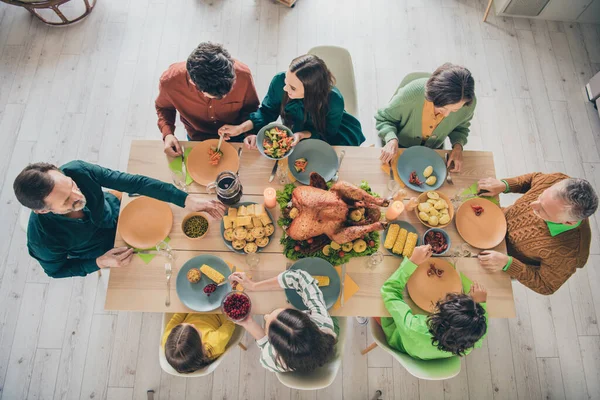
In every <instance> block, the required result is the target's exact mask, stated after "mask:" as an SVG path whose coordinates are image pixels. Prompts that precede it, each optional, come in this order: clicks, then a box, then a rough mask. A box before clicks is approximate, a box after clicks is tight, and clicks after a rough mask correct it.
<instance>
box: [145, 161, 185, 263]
mask: <svg viewBox="0 0 600 400" xmlns="http://www.w3.org/2000/svg"><path fill="white" fill-rule="evenodd" d="M179 164H181V163H179ZM170 241H171V238H170V237H168V236H167V237H166V238H165V240H164V242H166V243H169V242H170ZM134 250H137V251H144V250H156V248H155V247H150V248H148V249H134ZM136 255H137V256H138V257H139V258H141V259H142V261H143V262H144V264H149V263H150V261H152V260H153V259H154V257H156V256H157V255H158V254H139V253H138V254H136Z"/></svg>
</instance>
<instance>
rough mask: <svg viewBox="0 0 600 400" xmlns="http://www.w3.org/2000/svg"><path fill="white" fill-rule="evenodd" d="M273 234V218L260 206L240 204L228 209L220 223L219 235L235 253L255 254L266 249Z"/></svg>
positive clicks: (251, 203) (246, 203)
mask: <svg viewBox="0 0 600 400" xmlns="http://www.w3.org/2000/svg"><path fill="white" fill-rule="evenodd" d="M274 233H275V225H273V217H272V216H271V214H270V213H269V211H268V210H267V209H266V208H265V207H264V205H262V204H258V203H253V202H248V201H246V202H240V203H238V204H236V205H235V206H234V207H229V210H228V211H227V215H225V216H224V217H223V221H222V222H221V235H222V236H223V240H224V241H225V244H226V245H227V247H229V248H230V249H231V250H233V251H235V252H236V253H240V254H244V253H246V254H248V253H257V252H259V251H261V250H262V249H264V248H265V247H267V246H268V245H269V243H270V242H271V237H272V236H273V234H274Z"/></svg>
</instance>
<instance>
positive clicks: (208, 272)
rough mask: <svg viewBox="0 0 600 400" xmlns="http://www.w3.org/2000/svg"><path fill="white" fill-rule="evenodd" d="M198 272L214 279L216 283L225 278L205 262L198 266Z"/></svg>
mask: <svg viewBox="0 0 600 400" xmlns="http://www.w3.org/2000/svg"><path fill="white" fill-rule="evenodd" d="M200 272H202V273H203V274H204V275H206V276H207V277H208V279H210V280H212V281H214V282H215V283H216V284H217V285H218V284H219V283H222V282H223V281H224V280H225V277H224V276H223V275H222V274H221V273H220V272H218V271H217V270H216V269H214V268H212V267H209V266H208V265H206V264H204V265H202V266H201V267H200Z"/></svg>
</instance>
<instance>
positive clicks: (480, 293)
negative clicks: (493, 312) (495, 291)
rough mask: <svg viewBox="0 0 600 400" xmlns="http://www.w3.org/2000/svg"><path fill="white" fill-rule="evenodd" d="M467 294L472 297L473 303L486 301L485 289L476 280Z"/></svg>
mask: <svg viewBox="0 0 600 400" xmlns="http://www.w3.org/2000/svg"><path fill="white" fill-rule="evenodd" d="M469 296H471V297H472V298H473V301H475V303H485V302H486V301H487V290H486V289H485V288H484V287H483V286H481V285H480V284H479V283H478V282H473V285H472V286H471V291H470V292H469Z"/></svg>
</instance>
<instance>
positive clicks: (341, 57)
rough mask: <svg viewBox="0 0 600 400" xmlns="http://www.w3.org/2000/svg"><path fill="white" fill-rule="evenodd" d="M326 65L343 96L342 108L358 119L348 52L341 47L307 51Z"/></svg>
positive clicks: (352, 67) (352, 72) (354, 83)
mask: <svg viewBox="0 0 600 400" xmlns="http://www.w3.org/2000/svg"><path fill="white" fill-rule="evenodd" d="M308 54H313V55H315V56H317V57H319V58H320V59H322V60H323V61H325V64H327V68H329V70H330V71H331V73H332V74H333V76H335V80H336V84H335V86H337V88H338V89H339V90H340V92H341V93H342V96H344V108H345V109H346V112H347V113H348V114H351V115H353V116H354V117H356V118H358V96H357V94H356V79H355V77H354V66H353V64H352V56H351V55H350V52H348V50H346V49H345V48H343V47H337V46H317V47H313V48H312V49H310V50H309V51H308Z"/></svg>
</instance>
